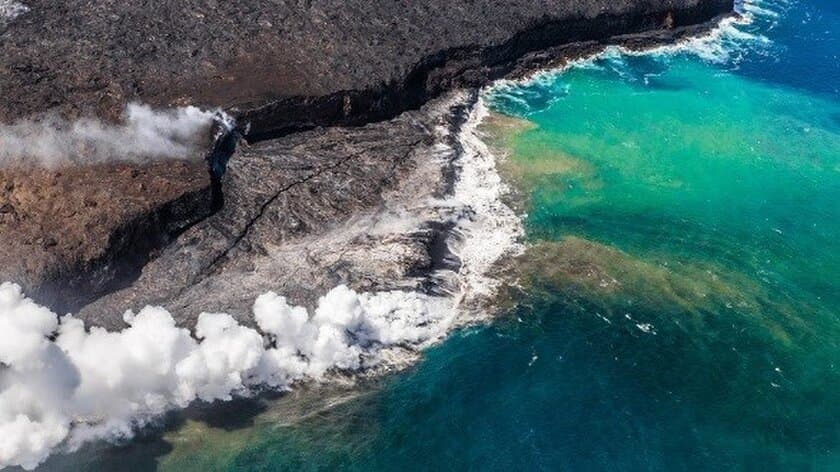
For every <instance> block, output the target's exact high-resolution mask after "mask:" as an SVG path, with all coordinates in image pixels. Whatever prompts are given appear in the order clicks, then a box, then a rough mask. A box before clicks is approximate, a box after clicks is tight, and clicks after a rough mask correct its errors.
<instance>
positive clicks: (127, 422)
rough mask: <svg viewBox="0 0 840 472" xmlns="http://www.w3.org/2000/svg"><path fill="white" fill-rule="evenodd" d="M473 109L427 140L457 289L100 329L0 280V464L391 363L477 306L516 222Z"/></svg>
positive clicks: (270, 302) (336, 295)
mask: <svg viewBox="0 0 840 472" xmlns="http://www.w3.org/2000/svg"><path fill="white" fill-rule="evenodd" d="M461 98H462V99H463V97H461ZM483 109H484V108H483V106H482V105H481V103H479V104H478V105H477V106H476V113H473V115H472V117H471V118H470V120H469V121H468V123H467V124H466V125H465V126H464V127H462V129H461V130H460V132H459V133H458V134H457V135H455V136H449V137H450V138H452V144H443V143H441V144H440V146H441V147H442V148H445V149H438V151H440V152H443V153H455V155H456V166H457V171H458V176H459V178H458V180H457V182H456V183H455V185H454V189H453V194H452V195H451V196H450V198H447V200H446V201H445V202H442V203H441V204H443V205H445V206H451V207H455V208H457V209H458V210H459V211H457V212H455V214H457V215H458V216H456V217H455V219H456V221H455V225H456V229H455V232H456V233H457V234H458V238H457V239H458V241H457V242H452V244H451V248H450V249H451V250H452V251H453V252H454V253H456V254H457V255H458V257H459V259H460V260H461V268H460V270H459V273H458V281H459V283H458V285H459V287H460V290H459V291H458V293H456V294H453V295H451V296H429V295H425V294H420V293H415V292H400V291H395V292H380V293H357V292H355V291H353V290H351V289H349V288H347V287H345V286H339V287H336V288H334V289H333V290H331V291H330V292H329V293H327V294H326V295H324V296H323V297H322V298H321V299H320V300H319V302H318V305H317V308H316V309H315V310H314V312H312V313H309V312H308V311H307V310H306V309H305V308H303V307H296V306H291V305H289V303H288V302H287V300H286V299H285V298H284V297H282V296H280V295H277V294H275V293H266V294H263V295H261V296H260V297H258V298H257V299H256V301H255V303H254V305H253V315H254V320H255V322H256V326H257V327H258V329H252V328H249V327H245V326H241V325H239V324H238V323H237V322H236V321H235V320H234V318H233V317H231V316H230V315H228V314H224V313H202V314H200V315H199V318H198V322H197V325H196V326H195V331H194V336H193V335H192V334H191V333H190V332H189V331H188V330H186V329H183V328H179V327H177V326H176V323H175V320H174V318H173V317H172V315H171V314H170V313H169V312H168V311H166V310H165V309H163V308H160V307H146V308H144V309H142V310H140V312H138V313H136V314H135V313H132V312H127V313H125V314H124V315H123V319H124V320H125V322H126V323H127V324H128V325H129V327H128V328H126V329H124V330H122V331H119V332H109V331H106V330H104V329H102V328H97V327H87V328H86V327H85V326H84V323H83V322H82V321H81V320H80V319H77V318H75V317H73V316H72V315H66V316H63V317H59V316H58V314H56V313H53V312H52V311H51V310H49V309H48V308H46V307H44V306H40V305H38V304H37V303H35V302H34V301H32V300H31V299H28V298H27V297H26V296H25V294H24V293H23V292H22V290H21V288H20V287H19V286H18V285H15V284H12V283H5V284H3V285H0V467H4V466H14V465H18V466H22V467H24V468H34V467H36V466H37V465H38V464H40V463H41V462H43V461H44V460H45V459H46V458H47V457H48V456H49V455H50V454H52V453H53V452H56V451H72V450H75V449H77V448H78V447H79V446H80V445H82V444H83V443H85V442H87V441H91V440H97V439H104V440H115V439H123V438H130V437H131V436H132V435H133V434H134V432H135V431H136V430H137V429H138V428H141V427H143V426H144V425H147V424H149V423H150V422H151V421H153V420H155V418H157V417H159V416H160V415H161V414H162V413H164V412H166V411H168V410H171V409H176V408H183V407H186V406H187V405H189V404H190V403H191V402H193V401H196V400H201V401H208V402H209V401H216V400H223V401H224V400H229V399H231V398H232V397H233V396H235V395H249V394H252V393H254V392H256V391H259V389H262V388H272V389H288V388H291V387H292V386H293V385H294V384H295V383H297V382H300V381H305V380H314V381H321V380H326V379H329V378H330V377H331V376H333V375H336V374H339V375H340V374H342V373H347V374H352V373H356V372H360V371H365V370H369V369H371V368H376V367H388V366H390V365H393V364H394V363H402V362H405V361H406V359H408V360H410V359H412V358H414V357H416V352H417V351H418V350H420V349H423V348H425V347H426V346H428V345H430V344H432V343H434V342H436V341H439V340H440V339H442V338H443V337H444V336H445V335H446V334H447V333H448V332H449V331H450V330H451V329H452V328H453V327H454V326H457V325H459V324H460V323H462V322H465V320H464V319H459V317H460V316H461V315H463V314H464V313H465V312H467V311H473V312H474V310H472V309H470V310H468V309H467V308H466V307H467V306H469V305H472V306H473V307H475V306H477V305H476V303H475V302H476V301H477V300H479V299H481V298H482V297H487V296H489V295H491V294H492V293H493V291H494V290H495V288H496V285H495V282H494V280H493V279H492V277H490V276H489V275H488V273H489V271H490V269H491V267H492V266H493V264H494V263H495V262H496V261H498V260H499V259H500V258H502V257H504V256H505V255H506V254H510V253H512V252H515V251H516V250H517V248H518V244H517V239H518V238H519V236H520V235H521V231H522V229H521V222H520V220H519V218H518V217H517V216H516V215H515V214H514V213H513V211H512V210H510V209H509V208H508V207H507V206H505V205H504V203H502V202H501V196H502V195H503V194H504V192H505V191H506V189H505V187H504V184H503V183H502V181H501V179H500V178H499V176H498V174H497V173H496V168H495V159H494V158H493V156H492V155H491V154H490V153H489V151H488V150H487V148H486V146H484V144H483V143H482V142H481V140H480V139H479V137H478V135H477V131H476V130H475V126H476V125H477V124H478V123H479V122H480V121H481V119H482V118H483V114H482V110H483ZM194 112H195V113H196V116H200V117H204V116H206V115H205V114H204V112H199V111H194ZM484 113H486V111H485V112H484ZM440 131H441V132H442V133H443V134H444V135H449V131H447V130H446V129H441V130H440ZM456 147H458V148H461V149H460V150H456V149H455V148H456ZM459 151H460V152H459ZM467 321H468V320H467ZM399 353H406V354H408V355H407V356H406V355H395V354H399Z"/></svg>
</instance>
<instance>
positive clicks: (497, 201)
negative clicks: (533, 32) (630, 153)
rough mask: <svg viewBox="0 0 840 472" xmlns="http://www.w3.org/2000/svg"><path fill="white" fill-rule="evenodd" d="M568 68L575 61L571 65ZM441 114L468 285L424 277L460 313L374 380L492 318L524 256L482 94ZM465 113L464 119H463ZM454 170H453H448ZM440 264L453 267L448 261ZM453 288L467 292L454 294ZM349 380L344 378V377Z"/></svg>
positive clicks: (442, 223) (439, 135)
mask: <svg viewBox="0 0 840 472" xmlns="http://www.w3.org/2000/svg"><path fill="white" fill-rule="evenodd" d="M636 39H637V38H636ZM634 40H635V39H634ZM562 60H563V61H569V58H568V57H566V58H563V59H562ZM435 107H442V108H446V109H448V110H450V112H447V113H449V116H448V117H446V118H442V116H445V115H447V113H443V114H442V115H441V114H438V115H437V116H435V117H433V118H432V119H431V120H430V121H431V122H437V123H438V124H439V126H438V128H437V129H436V130H435V131H434V132H432V134H433V135H435V136H436V140H437V141H436V142H435V143H434V144H432V145H430V146H428V149H429V150H431V152H432V154H433V155H435V156H436V158H437V159H439V161H440V162H441V163H443V167H442V168H441V169H440V171H441V175H442V176H444V177H445V176H446V175H449V176H452V175H454V178H452V177H449V178H451V181H450V182H449V185H450V187H449V188H450V191H451V195H447V194H445V193H444V195H443V199H442V200H440V201H439V202H438V204H437V206H435V205H432V213H433V214H435V215H436V216H437V217H438V218H440V217H441V216H442V215H443V216H444V218H443V219H439V220H438V221H436V222H434V223H436V224H437V225H438V227H442V228H445V229H444V230H443V234H444V236H443V240H444V241H445V242H446V245H447V246H449V252H451V253H452V254H453V255H454V256H456V257H457V258H458V259H459V261H460V263H459V264H458V269H457V270H456V273H457V275H458V277H461V280H456V281H454V282H453V281H452V279H451V277H449V276H448V275H446V272H451V271H452V268H451V267H438V268H435V264H431V265H430V268H431V269H432V270H431V271H430V272H428V273H426V274H425V275H424V276H423V277H421V278H425V279H426V280H427V284H431V285H426V286H425V287H424V289H425V290H426V291H427V293H425V294H421V295H422V296H421V298H422V297H427V296H428V293H432V294H434V293H448V294H449V295H450V296H451V297H452V300H454V302H453V304H454V306H455V307H456V308H455V309H454V310H453V309H452V308H449V309H450V310H452V311H453V314H452V315H451V316H450V317H446V316H442V317H441V316H439V317H438V318H439V319H441V320H443V321H442V325H441V329H440V330H439V331H434V330H431V331H430V334H429V335H428V337H427V338H426V339H422V340H421V341H422V342H420V343H419V344H416V345H413V346H412V345H411V344H407V345H406V344H404V343H398V344H397V345H396V346H395V351H393V352H394V353H395V354H393V356H392V354H391V353H389V352H388V351H387V350H381V351H377V352H376V355H379V356H381V359H380V360H378V361H377V362H381V363H380V364H379V365H378V367H375V368H373V369H368V370H366V371H365V372H367V373H368V374H373V373H376V372H381V371H390V370H393V369H394V368H399V367H400V366H402V367H405V366H407V365H410V363H411V362H412V361H413V360H414V359H416V357H417V355H418V352H419V351H420V350H421V349H423V348H425V347H427V346H429V345H431V344H434V343H435V342H438V341H439V340H441V339H443V338H444V337H445V336H446V334H447V333H448V332H450V331H451V329H452V328H454V327H458V326H463V325H465V324H469V323H471V322H476V321H479V320H481V319H485V318H486V317H490V316H492V314H488V313H486V312H484V313H482V311H483V310H484V306H483V302H485V301H486V300H488V299H489V298H491V297H492V296H493V294H494V290H495V288H496V287H497V284H498V283H500V282H499V281H498V280H494V279H492V278H491V277H490V276H489V274H490V273H491V272H492V271H494V270H496V267H495V266H496V265H497V264H498V263H500V261H503V260H504V259H506V258H507V257H510V256H512V255H515V254H516V253H517V252H518V251H520V250H521V246H519V242H518V241H519V239H520V238H521V236H522V228H521V221H520V219H519V217H518V216H517V215H515V214H514V213H513V211H512V210H511V209H510V208H509V207H508V206H507V205H505V204H504V203H503V202H502V197H503V195H504V193H505V191H506V190H505V184H504V183H503V182H502V181H501V179H500V177H499V175H498V173H497V172H496V169H495V160H494V157H493V155H492V153H490V152H489V150H488V149H487V147H486V145H485V144H484V143H483V142H482V141H481V140H480V137H479V136H478V134H477V133H478V131H477V127H478V126H479V125H480V124H481V121H482V119H483V118H484V116H485V115H486V112H487V110H486V108H485V106H484V104H483V103H481V99H480V96H479V94H478V92H477V91H473V92H461V93H460V95H459V94H458V93H456V94H455V98H453V99H451V100H449V99H441V100H439V101H437V102H433V103H432V104H430V105H429V106H428V108H435ZM451 110H455V111H454V112H453V111H451ZM438 113H439V112H438ZM458 113H462V114H463V115H462V116H460V117H459V116H458ZM432 114H433V115H434V113H432ZM441 121H442V123H441ZM447 165H448V166H451V167H449V168H447V167H446V166H447ZM403 198H405V196H403ZM415 210H416V209H415ZM426 210H429V209H428V208H426V209H421V213H422V212H423V211H426ZM426 216H428V215H426ZM421 219H422V218H421ZM374 220H375V221H376V224H379V223H381V221H379V217H377V216H374ZM415 221H416V220H415ZM428 223H429V221H428V220H427V221H424V222H423V224H424V225H428ZM367 228H370V227H369V226H368V227H367ZM341 229H342V230H343V229H345V228H341ZM418 229H420V228H416V227H412V228H410V229H409V231H408V232H407V233H405V234H406V235H408V234H411V233H412V232H416V231H418ZM439 234H440V230H438V235H439ZM391 236H393V235H391ZM437 237H440V236H437ZM409 239H410V238H409ZM409 242H410V241H409ZM476 243H482V244H476ZM441 258H442V259H446V258H447V256H446V254H443V255H442V256H441ZM456 279H457V277H456ZM447 284H450V285H447ZM421 285H422V284H421ZM453 285H454V286H457V287H458V288H459V289H460V290H453V287H452V286H453ZM363 296H367V295H366V294H363ZM371 296H372V295H371ZM432 297H435V295H432ZM444 309H447V308H444ZM458 309H465V311H463V312H461V316H459V317H455V316H454V313H455V312H456V311H457V310H458ZM418 321H419V323H420V324H426V323H427V322H428V320H427V319H420V320H418ZM374 365H375V364H374ZM351 372H352V370H351ZM342 376H343V374H339V375H338V377H342ZM351 377H352V375H351ZM240 393H245V392H244V391H243V392H240ZM140 423H141V424H142V423H143V422H142V421H141V422H140ZM106 437H107V435H106Z"/></svg>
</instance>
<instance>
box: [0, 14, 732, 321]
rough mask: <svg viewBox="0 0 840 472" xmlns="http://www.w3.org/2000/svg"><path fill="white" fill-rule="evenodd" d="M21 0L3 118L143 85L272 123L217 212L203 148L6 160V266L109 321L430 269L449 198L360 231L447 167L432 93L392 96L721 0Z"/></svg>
mask: <svg viewBox="0 0 840 472" xmlns="http://www.w3.org/2000/svg"><path fill="white" fill-rule="evenodd" d="M25 3H26V4H27V5H28V6H29V7H30V11H29V12H27V13H25V14H24V15H22V16H20V17H18V18H16V19H15V20H14V21H13V22H12V23H11V24H10V25H8V27H7V28H6V30H5V31H4V32H3V33H2V34H0V97H2V100H0V122H6V123H8V122H12V121H14V120H17V119H20V118H23V117H33V116H35V117H37V116H38V115H39V114H43V113H60V114H63V115H67V116H69V117H73V116H81V115H88V116H89V115H94V116H98V117H101V118H103V119H115V118H116V117H117V116H119V114H120V112H121V110H122V108H123V107H124V105H125V103H126V102H128V101H131V100H140V101H143V102H146V103H151V104H154V105H158V106H179V105H185V104H198V105H203V106H223V107H226V108H228V109H229V110H232V111H234V112H235V113H236V114H238V115H239V116H240V117H241V118H242V119H247V120H250V121H251V122H252V123H253V125H254V127H253V133H252V136H251V138H253V139H257V140H265V142H263V143H260V144H259V145H257V146H254V148H252V149H251V150H249V151H247V152H244V153H243V154H242V155H241V156H240V157H238V158H237V159H235V160H234V161H233V165H232V167H231V172H230V174H229V175H228V176H227V177H226V182H225V188H226V199H227V203H226V206H225V208H224V209H223V210H222V211H221V212H220V213H218V214H216V215H213V216H212V217H209V218H208V214H209V209H208V203H209V202H208V200H207V199H206V194H207V188H206V187H207V180H206V177H205V171H204V169H203V167H202V165H203V163H201V162H200V161H199V160H198V159H199V158H200V156H196V159H194V161H193V163H192V164H190V163H187V164H184V163H176V162H168V163H157V164H154V165H151V166H138V165H129V164H114V165H109V166H100V167H88V168H82V169H68V170H58V171H41V170H38V171H32V170H20V169H18V170H9V169H4V170H0V184H2V185H0V237H2V239H3V240H4V241H6V242H7V244H6V245H5V247H4V248H3V251H0V276H2V278H3V279H10V280H15V281H19V282H21V283H23V284H24V286H25V288H26V289H27V290H28V291H29V292H30V293H32V294H34V295H35V296H36V298H38V299H39V300H42V301H45V302H47V303H50V304H52V305H54V306H57V307H58V308H59V309H68V310H70V309H72V310H76V309H80V308H82V307H84V306H85V305H89V303H90V302H93V303H92V304H90V305H89V306H87V307H86V308H84V309H83V310H82V313H83V314H84V316H85V317H86V318H87V319H89V320H92V321H94V322H96V323H98V324H104V325H109V326H115V325H118V324H119V318H118V317H119V315H120V314H121V311H122V310H124V309H127V308H137V307H138V306H139V305H142V304H146V303H161V304H165V305H167V306H169V307H170V308H172V309H173V310H174V311H175V312H176V313H178V314H179V316H182V320H181V321H182V322H184V323H185V324H189V316H193V315H195V314H197V313H198V311H200V310H211V311H219V310H230V311H233V312H235V313H241V312H243V311H244V310H245V309H246V308H247V304H249V303H250V302H251V301H252V300H253V297H254V296H255V295H256V294H258V293H259V292H260V291H264V290H265V289H268V288H274V289H280V290H283V291H284V292H286V293H288V294H289V295H291V297H292V298H293V299H295V300H296V301H298V302H302V303H308V302H310V301H311V297H312V296H313V295H312V294H313V293H314V294H316V295H317V293H316V292H313V290H318V289H321V288H325V287H329V286H331V285H334V284H335V283H338V282H351V283H353V284H354V285H356V286H357V287H360V288H370V289H381V288H388V282H387V281H388V280H395V281H399V282H398V283H397V285H399V286H405V284H409V285H410V284H419V285H423V284H424V283H426V282H424V278H426V276H428V274H429V273H430V271H431V270H432V268H433V267H434V266H435V264H436V263H435V262H434V261H433V259H434V258H435V257H434V253H435V252H436V249H435V247H436V245H439V241H438V239H439V238H440V232H441V227H439V225H440V224H441V215H440V214H436V215H435V218H433V217H431V216H430V215H428V214H425V213H423V212H421V214H423V215H425V216H424V218H425V217H428V218H425V219H424V218H419V219H418V220H417V221H412V223H414V226H413V228H414V229H418V228H419V230H418V231H413V232H411V234H410V235H408V236H407V235H406V234H403V235H402V236H399V235H397V233H394V232H385V233H377V234H378V236H375V237H372V236H370V234H369V233H370V227H366V226H365V224H368V225H370V224H373V223H371V222H375V221H379V217H380V216H382V215H385V214H392V213H393V212H394V211H396V210H395V209H396V208H400V206H401V205H402V206H405V205H406V202H409V201H412V199H415V200H413V201H417V200H416V199H419V198H425V197H428V196H429V195H430V194H434V193H436V192H438V193H439V192H442V191H443V190H442V189H443V187H445V184H446V183H447V175H445V174H446V173H447V172H448V171H447V170H446V169H442V168H441V166H432V167H428V166H427V165H426V164H428V162H427V160H426V159H429V156H432V155H434V144H435V142H436V140H439V139H440V136H436V135H435V132H434V130H433V128H434V126H435V125H436V124H437V125H441V124H444V125H447V126H448V125H451V124H452V120H453V119H454V118H453V116H451V115H449V116H448V117H447V112H443V113H441V112H440V110H439V109H435V111H434V112H431V111H430V110H429V109H426V110H424V111H410V112H408V113H405V114H402V115H401V113H404V112H406V110H416V109H418V108H419V107H420V106H422V105H423V104H424V103H426V102H428V101H429V100H431V99H433V98H434V97H437V96H439V95H441V94H442V93H444V92H446V91H448V90H452V89H455V88H461V87H476V86H480V85H483V84H485V83H487V82H488V81H490V80H492V79H495V78H498V77H502V76H505V75H509V74H519V73H523V72H525V71H529V70H532V69H533V68H534V67H537V66H541V65H545V64H548V63H552V62H555V61H557V60H559V59H560V58H562V57H563V56H570V55H577V54H581V53H583V52H586V51H591V50H593V49H596V48H598V47H601V46H602V45H603V44H605V43H609V42H615V41H622V42H628V41H629V42H632V43H633V44H637V45H644V44H647V43H648V42H650V41H667V40H669V39H672V38H673V35H675V34H685V33H686V32H690V31H691V25H696V24H702V23H704V22H707V21H709V20H711V19H713V18H715V17H716V16H718V15H721V14H725V13H727V12H730V11H731V10H732V7H733V5H732V0H667V1H657V0H636V1H631V0H622V1H614V0H583V1H571V0H561V1H549V0H524V1H519V2H499V1H493V0H476V1H472V2H439V1H422V2H385V1H374V2H371V1H367V0H343V1H341V0H323V1H291V0H288V1H283V0H250V1H246V2H217V1H215V0H185V1H182V2H163V3H161V2H150V1H136V2H123V1H119V0H95V1H88V0H64V1H48V0H26V1H25ZM683 26H687V27H688V28H687V29H680V27H683ZM671 27H674V28H676V29H673V30H672V29H671ZM618 35H635V36H624V37H621V38H619V37H617V36H618ZM433 108H434V107H433ZM383 120H389V121H383ZM441 121H442V122H443V123H441ZM374 122H377V123H375V124H370V125H368V126H364V127H358V128H352V127H349V126H357V125H362V124H365V123H374ZM322 126H340V127H333V128H329V129H322V128H319V127H322ZM293 132H294V134H291V133H293ZM432 169H434V170H432ZM435 172H436V174H435ZM441 172H443V174H441ZM424 179H426V180H425V181H424ZM9 182H11V184H9ZM423 182H426V183H427V184H428V185H426V186H422V185H421V184H422V183H423ZM418 185H419V187H418ZM412 192H414V193H412ZM24 197H25V198H24ZM30 197H31V198H30ZM89 201H90V202H91V203H92V204H88V202H89ZM433 213H434V212H433ZM364 221H367V223H360V222H364ZM435 221H436V223H435ZM359 224H361V226H359ZM435 224H437V225H438V226H435ZM354 225H355V226H354ZM373 226H374V227H375V226H376V225H375V224H374V225H373ZM360 228H361V229H360ZM406 228H408V227H406ZM389 245H391V246H389ZM359 248H362V249H359ZM383 248H386V249H383ZM389 258H391V259H389ZM374 262H375V263H374ZM389 271H390V272H389ZM112 292H113V293H112ZM108 293H111V294H110V295H107V296H105V297H104V298H100V297H102V296H103V295H105V294H108ZM97 299H99V300H98V301H96V300H97Z"/></svg>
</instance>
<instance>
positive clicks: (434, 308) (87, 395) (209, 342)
mask: <svg viewBox="0 0 840 472" xmlns="http://www.w3.org/2000/svg"><path fill="white" fill-rule="evenodd" d="M447 303H449V302H446V301H444V300H442V299H435V298H430V297H426V296H424V295H420V294H415V293H404V292H389V293H378V294H358V293H356V292H354V291H352V290H350V289H348V288H347V287H344V286H339V287H337V288H335V289H333V290H332V291H330V292H329V293H327V294H326V295H325V296H324V297H322V298H321V299H320V300H319V303H318V307H317V309H316V310H315V313H314V314H310V313H308V312H307V310H306V309H305V308H301V307H295V306H290V305H289V304H288V303H287V301H286V299H285V298H283V297H281V296H278V295H276V294H274V293H267V294H264V295H262V296H260V297H259V298H258V299H257V300H256V302H255V303H254V316H255V319H256V321H257V324H258V326H259V328H260V330H261V332H258V331H257V330H254V329H251V328H247V327H244V326H241V325H239V324H237V322H236V321H235V320H234V319H233V317H231V316H230V315H227V314H211V313H203V314H201V315H200V316H199V319H198V323H197V325H196V329H195V333H196V337H195V338H194V337H192V336H191V335H190V332H189V331H188V330H186V329H183V328H178V327H176V326H175V322H174V320H173V318H172V316H171V315H170V314H169V313H168V312H167V311H166V310H164V309H163V308H155V307H147V308H144V309H143V310H141V311H140V312H139V313H137V314H134V313H131V312H127V313H126V314H125V315H124V319H125V321H126V322H127V323H128V324H129V327H128V328H126V329H124V330H123V331H120V332H108V331H105V330H104V329H100V328H91V329H90V331H86V330H85V327H84V325H83V323H82V321H81V320H78V319H76V318H74V317H73V316H71V315H67V316H65V317H62V318H61V319H59V318H58V317H57V316H56V314H55V313H53V312H51V311H50V310H48V309H47V308H44V307H42V306H39V305H38V304H36V303H35V302H33V301H32V300H30V299H27V298H26V297H25V295H24V294H23V293H22V292H21V289H20V287H19V286H17V285H14V284H10V283H5V284H2V285H0V370H1V371H0V468H3V467H6V466H13V465H19V466H22V467H24V468H29V469H31V468H34V467H36V466H37V465H38V464H39V463H41V462H42V461H43V460H44V459H46V458H47V456H48V455H49V454H50V453H51V452H53V451H54V450H55V449H57V448H66V449H69V450H72V449H74V448H76V447H78V446H79V445H80V444H82V443H83V442H85V441H88V440H92V439H113V438H123V437H129V436H131V435H132V434H133V431H135V430H136V428H138V427H140V426H142V425H144V424H146V423H148V422H149V421H151V420H153V419H154V418H155V417H156V416H158V415H160V414H161V413H163V412H165V411H167V410H169V409H172V408H180V407H185V406H187V405H188V404H189V403H190V402H192V401H194V400H196V399H200V400H205V401H213V400H226V399H230V398H231V396H232V395H237V394H247V393H248V392H249V391H250V390H251V389H252V388H254V387H256V386H270V387H273V388H281V389H282V388H288V387H289V386H290V385H291V384H292V383H293V382H295V381H298V380H301V379H305V378H312V379H320V378H323V377H324V375H326V374H327V373H328V372H330V371H331V370H334V369H342V370H356V369H360V368H366V367H370V366H372V365H375V364H377V363H378V362H380V360H381V358H380V356H379V355H380V353H382V350H383V349H386V348H388V347H389V346H394V345H397V344H399V345H413V346H420V345H421V344H422V343H425V342H430V341H431V340H433V339H436V338H437V337H439V336H442V335H443V334H444V333H445V332H446V329H447V327H448V326H449V324H450V322H451V319H448V318H447V316H451V315H449V314H450V313H451V310H449V309H448V308H449V306H448V305H447Z"/></svg>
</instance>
